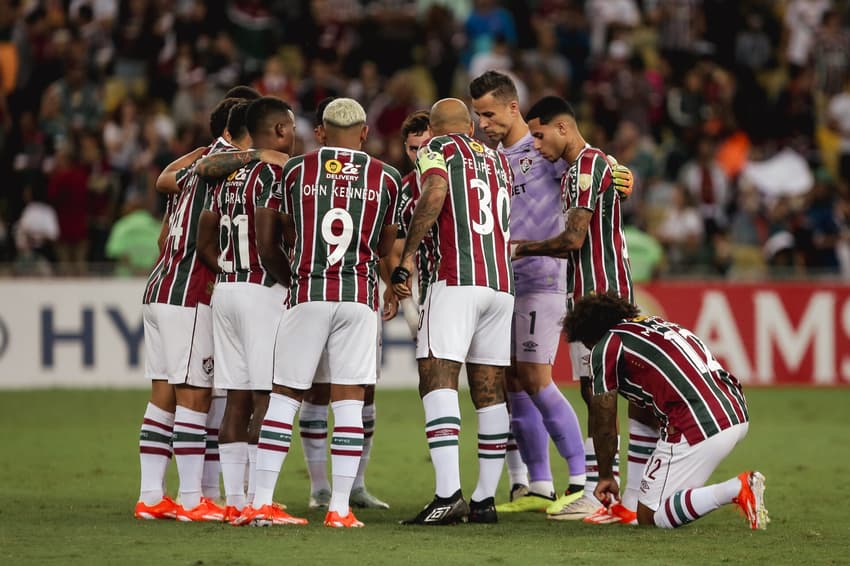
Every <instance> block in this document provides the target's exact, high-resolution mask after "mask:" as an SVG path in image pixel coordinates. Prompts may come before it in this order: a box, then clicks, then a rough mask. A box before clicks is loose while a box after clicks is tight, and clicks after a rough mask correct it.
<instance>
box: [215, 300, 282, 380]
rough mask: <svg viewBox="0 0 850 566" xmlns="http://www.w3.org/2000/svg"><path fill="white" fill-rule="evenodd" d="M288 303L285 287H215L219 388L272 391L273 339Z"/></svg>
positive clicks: (216, 359)
mask: <svg viewBox="0 0 850 566" xmlns="http://www.w3.org/2000/svg"><path fill="white" fill-rule="evenodd" d="M285 299H286V287H283V286H282V285H277V284H276V285H274V286H272V287H265V286H263V285H258V284H256V283H216V286H215V291H214V293H213V300H212V314H213V341H214V344H215V361H216V371H215V386H216V387H217V388H221V389H228V390H229V389H234V390H243V391H270V390H271V388H272V367H273V365H274V335H275V332H277V327H278V323H280V317H281V316H282V315H283V309H284V301H285Z"/></svg>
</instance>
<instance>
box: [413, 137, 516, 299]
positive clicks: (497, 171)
mask: <svg viewBox="0 0 850 566" xmlns="http://www.w3.org/2000/svg"><path fill="white" fill-rule="evenodd" d="M416 171H417V176H418V179H419V186H420V187H423V186H424V183H425V180H426V179H427V178H428V177H429V176H431V175H439V176H441V177H443V178H444V179H446V182H447V183H448V194H447V196H446V200H445V202H444V203H443V209H442V210H441V211H440V215H439V216H438V218H437V222H436V227H437V230H436V232H435V234H436V237H435V240H436V244H437V249H438V250H439V258H440V263H439V266H438V267H437V277H436V280H439V281H445V282H446V285H476V286H480V287H490V288H492V289H495V290H497V291H504V292H507V293H511V294H513V292H514V274H513V269H512V267H511V261H510V250H509V248H508V244H509V241H510V227H509V224H508V223H509V220H510V215H511V189H512V186H513V175H512V173H511V168H510V165H509V164H508V160H507V158H506V157H505V155H504V154H503V153H502V152H500V151H497V150H494V149H491V148H489V147H485V146H483V145H482V144H480V143H479V142H477V141H475V140H473V139H472V138H470V137H469V136H466V135H463V134H448V135H445V136H438V137H435V138H431V139H430V140H429V141H428V143H427V145H426V146H425V147H423V148H421V149H420V150H419V153H418V155H417V158H416Z"/></svg>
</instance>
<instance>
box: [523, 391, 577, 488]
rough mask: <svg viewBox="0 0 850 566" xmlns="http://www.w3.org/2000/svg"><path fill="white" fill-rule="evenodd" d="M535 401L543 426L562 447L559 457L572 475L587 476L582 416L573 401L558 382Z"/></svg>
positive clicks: (536, 397)
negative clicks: (559, 387)
mask: <svg viewBox="0 0 850 566" xmlns="http://www.w3.org/2000/svg"><path fill="white" fill-rule="evenodd" d="M531 399H532V401H534V405H535V406H536V407H537V409H538V411H540V415H541V416H542V420H543V425H544V426H545V427H546V430H547V432H548V433H549V436H550V437H551V438H552V441H553V442H554V443H555V446H556V447H557V448H558V454H560V455H561V457H563V458H564V460H566V461H567V465H568V466H569V468H570V475H571V476H579V475H581V474H583V473H584V472H585V470H584V441H583V438H582V435H581V426H580V425H579V424H578V417H577V416H576V412H575V411H574V410H573V407H572V405H570V402H569V401H567V398H566V397H564V394H563V393H561V390H560V389H558V387H557V386H556V385H555V384H554V383H550V384H549V385H547V386H546V387H544V388H543V389H541V390H540V391H538V392H537V393H536V394H534V395H532V397H531Z"/></svg>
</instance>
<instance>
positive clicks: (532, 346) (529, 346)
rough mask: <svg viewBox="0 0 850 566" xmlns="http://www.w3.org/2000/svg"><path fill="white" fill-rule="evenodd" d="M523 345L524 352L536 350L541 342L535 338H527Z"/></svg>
mask: <svg viewBox="0 0 850 566" xmlns="http://www.w3.org/2000/svg"><path fill="white" fill-rule="evenodd" d="M522 345H523V347H524V350H523V351H524V352H536V351H537V346H538V345H539V344H537V342H535V341H534V340H526V341H525V342H523V343H522Z"/></svg>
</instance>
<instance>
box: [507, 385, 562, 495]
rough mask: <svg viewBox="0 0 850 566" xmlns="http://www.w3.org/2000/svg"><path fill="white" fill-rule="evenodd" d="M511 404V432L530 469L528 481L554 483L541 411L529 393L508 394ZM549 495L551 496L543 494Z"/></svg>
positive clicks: (547, 434) (547, 436)
mask: <svg viewBox="0 0 850 566" xmlns="http://www.w3.org/2000/svg"><path fill="white" fill-rule="evenodd" d="M508 399H509V400H510V404H511V430H512V431H513V433H514V438H516V443H517V446H518V447H519V452H520V454H521V455H522V460H523V461H524V462H525V465H526V466H527V467H528V479H529V480H531V481H532V482H540V481H544V482H545V481H548V482H551V481H552V469H551V468H550V466H549V433H547V432H546V427H545V426H544V424H543V417H541V416H540V411H538V410H537V407H535V406H534V402H533V401H532V400H531V397H529V395H528V393H526V392H524V391H520V392H518V393H512V392H509V393H508ZM541 495H549V494H541Z"/></svg>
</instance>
